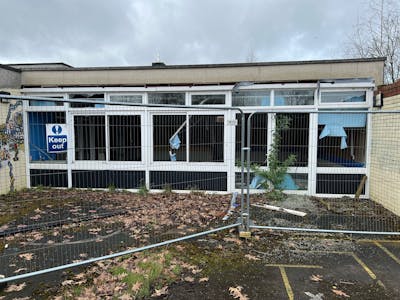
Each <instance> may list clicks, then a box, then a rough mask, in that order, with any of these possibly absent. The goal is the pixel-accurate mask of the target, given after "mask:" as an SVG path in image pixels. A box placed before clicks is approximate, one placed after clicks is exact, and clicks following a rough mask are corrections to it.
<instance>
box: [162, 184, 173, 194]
mask: <svg viewBox="0 0 400 300" xmlns="http://www.w3.org/2000/svg"><path fill="white" fill-rule="evenodd" d="M163 190H164V193H165V194H171V193H172V186H171V185H170V184H168V183H166V184H164V185H163Z"/></svg>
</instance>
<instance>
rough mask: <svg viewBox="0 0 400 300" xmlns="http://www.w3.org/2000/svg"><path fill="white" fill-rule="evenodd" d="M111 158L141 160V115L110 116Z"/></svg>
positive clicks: (116, 159)
mask: <svg viewBox="0 0 400 300" xmlns="http://www.w3.org/2000/svg"><path fill="white" fill-rule="evenodd" d="M108 120H109V136H110V160H115V161H140V160H141V128H140V116H109V119H108Z"/></svg>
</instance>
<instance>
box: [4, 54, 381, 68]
mask: <svg viewBox="0 0 400 300" xmlns="http://www.w3.org/2000/svg"><path fill="white" fill-rule="evenodd" d="M385 60H386V57H371V58H350V59H323V60H299V61H273V62H250V63H222V64H186V65H168V64H165V63H163V62H156V63H153V65H149V66H106V67H73V66H71V65H69V64H66V63H63V62H53V63H20V64H7V65H6V66H9V67H12V68H17V69H21V70H22V71H24V70H29V71H49V70H51V71H102V70H104V71H106V70H150V69H198V68H201V69H204V68H237V67H266V66H290V65H312V64H338V63H339V64H340V63H360V62H361V63H362V62H379V61H382V62H384V61H385Z"/></svg>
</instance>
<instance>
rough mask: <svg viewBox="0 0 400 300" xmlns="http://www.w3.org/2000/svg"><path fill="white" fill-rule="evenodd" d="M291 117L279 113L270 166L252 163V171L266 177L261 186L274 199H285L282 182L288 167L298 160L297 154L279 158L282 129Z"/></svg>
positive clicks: (268, 157) (286, 125) (269, 154)
mask: <svg viewBox="0 0 400 300" xmlns="http://www.w3.org/2000/svg"><path fill="white" fill-rule="evenodd" d="M290 121H291V119H290V118H289V117H288V116H286V115H278V116H277V119H276V128H275V131H274V133H273V136H272V143H271V149H270V152H269V153H268V155H267V162H268V168H267V169H262V168H261V166H260V165H258V164H252V166H251V169H252V171H253V172H254V173H255V174H256V175H258V176H260V177H262V178H264V179H265V180H264V181H263V183H261V186H262V187H263V188H264V189H265V190H267V197H268V198H270V199H272V200H282V199H284V196H285V195H284V194H283V192H282V183H283V181H284V179H285V175H286V174H287V170H288V168H289V167H290V166H291V165H292V164H293V163H294V162H295V161H296V156H295V155H294V154H290V155H289V156H288V157H287V158H286V159H285V160H283V161H281V160H280V159H279V148H280V145H281V142H282V131H283V130H286V129H288V128H289V125H290Z"/></svg>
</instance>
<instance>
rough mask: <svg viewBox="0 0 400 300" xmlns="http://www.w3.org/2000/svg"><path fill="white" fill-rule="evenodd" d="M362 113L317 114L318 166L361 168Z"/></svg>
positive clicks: (363, 148) (364, 122)
mask: <svg viewBox="0 0 400 300" xmlns="http://www.w3.org/2000/svg"><path fill="white" fill-rule="evenodd" d="M366 125H367V114H366V113H320V114H319V115H318V152H317V159H318V161H317V166H318V167H364V166H365V156H366V155H365V153H366V137H367V129H366Z"/></svg>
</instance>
